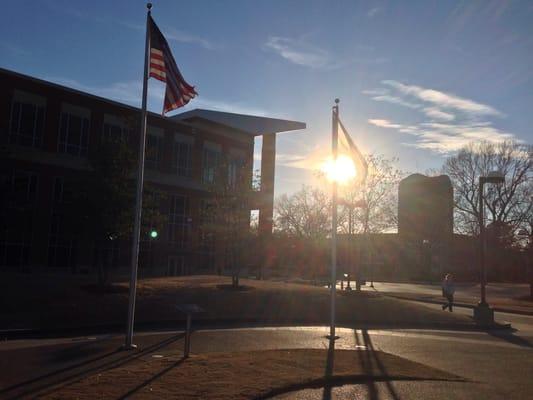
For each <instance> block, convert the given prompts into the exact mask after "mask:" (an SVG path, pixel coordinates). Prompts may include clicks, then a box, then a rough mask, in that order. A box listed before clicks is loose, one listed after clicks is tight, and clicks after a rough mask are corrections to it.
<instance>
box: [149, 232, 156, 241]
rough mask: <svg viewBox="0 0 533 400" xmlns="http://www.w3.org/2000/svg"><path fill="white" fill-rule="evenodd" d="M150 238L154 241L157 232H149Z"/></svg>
mask: <svg viewBox="0 0 533 400" xmlns="http://www.w3.org/2000/svg"><path fill="white" fill-rule="evenodd" d="M150 237H152V238H153V239H155V238H156V237H157V231H152V232H150Z"/></svg>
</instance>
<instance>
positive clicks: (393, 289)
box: [362, 282, 533, 315]
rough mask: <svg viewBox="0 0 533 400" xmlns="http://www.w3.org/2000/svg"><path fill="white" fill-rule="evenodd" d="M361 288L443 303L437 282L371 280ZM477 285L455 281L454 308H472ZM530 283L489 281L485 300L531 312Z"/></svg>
mask: <svg viewBox="0 0 533 400" xmlns="http://www.w3.org/2000/svg"><path fill="white" fill-rule="evenodd" d="M362 289H363V290H367V291H373V290H375V291H377V292H380V293H382V294H386V295H389V296H394V297H396V298H400V299H406V300H415V301H421V302H426V303H434V304H443V303H444V302H445V300H444V298H443V297H442V293H441V292H442V290H441V287H440V285H438V284H414V283H391V282H374V288H371V287H370V283H368V282H367V285H365V286H363V287H362ZM479 293H480V289H479V285H478V284H457V289H456V293H455V299H454V304H455V305H456V306H457V307H466V308H473V307H475V306H476V305H477V303H478V301H479V296H480V294H479ZM528 294H529V285H526V284H488V285H487V301H488V302H489V304H490V306H491V307H492V308H493V309H494V311H499V312H506V313H512V314H520V315H533V301H532V300H527V299H526V297H527V295H528Z"/></svg>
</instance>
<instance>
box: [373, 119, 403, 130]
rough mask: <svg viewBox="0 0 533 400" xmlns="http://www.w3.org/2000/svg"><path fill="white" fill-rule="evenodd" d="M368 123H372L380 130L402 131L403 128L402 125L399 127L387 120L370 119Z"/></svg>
mask: <svg viewBox="0 0 533 400" xmlns="http://www.w3.org/2000/svg"><path fill="white" fill-rule="evenodd" d="M368 123H370V124H372V125H375V126H378V127H380V128H395V129H400V128H402V127H403V126H402V125H399V124H393V123H392V122H390V121H389V120H387V119H369V120H368Z"/></svg>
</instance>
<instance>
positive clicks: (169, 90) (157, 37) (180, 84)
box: [148, 16, 198, 114]
mask: <svg viewBox="0 0 533 400" xmlns="http://www.w3.org/2000/svg"><path fill="white" fill-rule="evenodd" d="M148 21H149V22H148V23H149V25H150V76H151V77H154V78H155V79H158V80H160V81H161V82H165V83H166V84H167V85H166V86H167V87H166V91H165V104H164V106H163V114H165V113H167V112H169V111H172V110H175V109H176V108H179V107H183V106H184V105H185V104H187V103H188V102H189V101H190V100H191V99H192V98H194V97H195V96H197V95H198V93H196V91H195V90H194V86H191V85H189V84H188V83H187V82H185V79H183V76H182V75H181V72H180V70H179V69H178V66H177V65H176V61H174V57H172V52H171V51H170V47H169V46H168V43H167V41H166V39H165V38H164V36H163V34H162V33H161V31H160V30H159V28H158V27H157V25H156V24H155V22H154V20H153V19H152V17H151V16H149V17H148Z"/></svg>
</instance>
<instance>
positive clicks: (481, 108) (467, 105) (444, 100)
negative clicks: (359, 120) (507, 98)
mask: <svg viewBox="0 0 533 400" xmlns="http://www.w3.org/2000/svg"><path fill="white" fill-rule="evenodd" d="M382 83H383V84H384V85H387V86H390V87H392V88H394V89H396V90H397V91H398V92H400V93H402V94H404V95H407V96H411V97H414V98H416V99H418V100H421V101H425V102H428V103H432V104H434V105H436V106H438V107H441V108H445V109H452V110H457V111H460V112H464V113H469V114H475V115H492V116H502V115H503V114H502V113H501V112H500V111H498V110H496V109H495V108H493V107H491V106H488V105H486V104H482V103H478V102H475V101H473V100H469V99H466V98H463V97H459V96H456V95H454V94H450V93H445V92H441V91H438V90H435V89H427V88H423V87H420V86H415V85H406V84H404V83H401V82H398V81H394V80H384V81H382Z"/></svg>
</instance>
